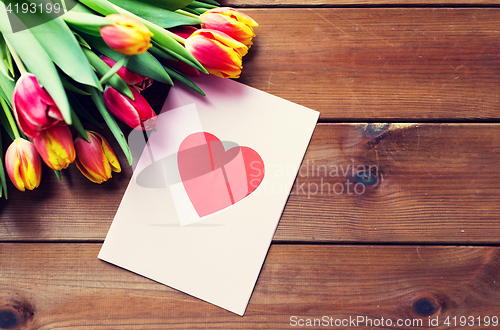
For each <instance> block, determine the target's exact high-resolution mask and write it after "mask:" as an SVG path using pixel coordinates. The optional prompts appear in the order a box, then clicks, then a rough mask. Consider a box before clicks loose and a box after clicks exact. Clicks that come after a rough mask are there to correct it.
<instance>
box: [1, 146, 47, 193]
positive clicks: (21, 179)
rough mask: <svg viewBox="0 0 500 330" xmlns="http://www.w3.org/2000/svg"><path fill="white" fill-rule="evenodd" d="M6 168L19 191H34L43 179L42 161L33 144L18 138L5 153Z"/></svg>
mask: <svg viewBox="0 0 500 330" xmlns="http://www.w3.org/2000/svg"><path fill="white" fill-rule="evenodd" d="M5 168H6V169H7V174H8V175H9V178H10V180H11V181H12V183H13V184H14V186H16V188H17V189H19V190H21V191H25V189H28V190H33V189H35V188H37V187H38V185H39V184H40V181H41V179H42V161H41V160H40V156H39V155H38V152H37V151H36V148H35V146H34V145H33V143H31V142H29V141H26V140H24V139H22V138H17V139H15V140H14V142H12V143H11V145H10V146H9V147H8V148H7V152H6V153H5Z"/></svg>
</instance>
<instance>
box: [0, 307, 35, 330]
mask: <svg viewBox="0 0 500 330" xmlns="http://www.w3.org/2000/svg"><path fill="white" fill-rule="evenodd" d="M34 315H35V314H34V312H33V308H32V306H31V305H30V304H23V303H20V302H15V303H12V304H7V305H4V306H0V330H4V329H20V328H21V327H22V326H24V325H26V324H27V323H28V321H30V320H31V319H32V318H33V316H34Z"/></svg>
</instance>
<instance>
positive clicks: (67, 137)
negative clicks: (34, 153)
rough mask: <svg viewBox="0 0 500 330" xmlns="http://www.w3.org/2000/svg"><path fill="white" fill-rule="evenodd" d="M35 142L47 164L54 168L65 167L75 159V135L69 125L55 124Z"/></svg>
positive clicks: (41, 133) (58, 169) (60, 168)
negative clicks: (72, 134) (73, 135)
mask: <svg viewBox="0 0 500 330" xmlns="http://www.w3.org/2000/svg"><path fill="white" fill-rule="evenodd" d="M34 142H35V147H36V150H38V153H39V154H40V156H42V159H43V161H44V162H45V164H47V166H48V167H50V168H51V169H53V170H56V171H60V170H62V169H65V168H67V167H68V165H69V164H71V163H72V162H73V161H74V160H75V147H74V145H73V137H72V136H71V131H70V130H69V127H68V126H55V127H52V128H49V129H47V130H44V131H42V132H40V134H39V135H38V136H37V137H36V138H35V139H34Z"/></svg>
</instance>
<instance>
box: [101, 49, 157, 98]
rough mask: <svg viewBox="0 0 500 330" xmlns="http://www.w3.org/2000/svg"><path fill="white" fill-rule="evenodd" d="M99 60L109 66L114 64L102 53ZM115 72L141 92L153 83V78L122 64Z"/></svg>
mask: <svg viewBox="0 0 500 330" xmlns="http://www.w3.org/2000/svg"><path fill="white" fill-rule="evenodd" d="M101 60H103V61H104V63H106V64H107V65H108V66H109V67H110V68H111V67H113V65H115V64H116V62H115V61H113V60H112V59H110V58H109V57H106V56H104V55H102V56H101ZM116 74H118V75H119V76H120V78H122V79H123V81H124V82H125V83H126V84H127V85H129V86H132V87H134V88H135V89H136V90H137V91H138V92H142V91H143V90H145V89H146V88H148V87H149V86H151V85H152V84H153V79H151V78H148V77H144V76H141V75H140V74H138V73H135V72H132V71H130V70H129V69H127V68H126V67H124V66H122V67H121V68H120V69H119V70H118V72H117V73H116Z"/></svg>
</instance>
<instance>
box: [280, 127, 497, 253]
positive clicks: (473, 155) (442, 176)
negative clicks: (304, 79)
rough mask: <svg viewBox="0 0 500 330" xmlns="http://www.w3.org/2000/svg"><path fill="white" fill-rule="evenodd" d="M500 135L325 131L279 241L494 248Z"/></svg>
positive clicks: (485, 131) (311, 152)
mask: <svg viewBox="0 0 500 330" xmlns="http://www.w3.org/2000/svg"><path fill="white" fill-rule="evenodd" d="M498 129H499V125H498V124H492V125H488V124H474V125H461V124H391V125H387V124H385V125H384V124H378V125H377V124H368V125H367V124H330V125H320V126H318V127H317V129H316V131H315V134H314V136H313V139H312V141H311V144H310V147H309V149H308V152H307V154H306V157H305V159H304V162H303V165H302V168H301V171H300V172H299V175H298V177H297V181H296V184H295V186H294V187H293V189H292V195H291V197H290V199H289V201H288V204H287V207H286V208H285V212H284V214H283V216H282V220H281V222H280V226H279V228H278V231H277V233H276V235H275V239H276V240H301V241H309V240H316V241H318V240H319V241H323V240H324V241H337V242H338V241H349V242H420V243H422V242H429V243H430V242H443V243H445V242H446V243H452V244H453V243H455V242H456V243H460V244H469V243H485V244H486V243H497V242H498V241H499V239H498V235H497V234H498V232H499V230H500V221H499V219H500V217H499V210H500V188H499V187H498V186H497V184H496V182H497V180H498V179H497V177H498V176H499V173H500V163H499V159H500V140H499V139H497V138H496V137H495V135H496V132H498Z"/></svg>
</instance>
